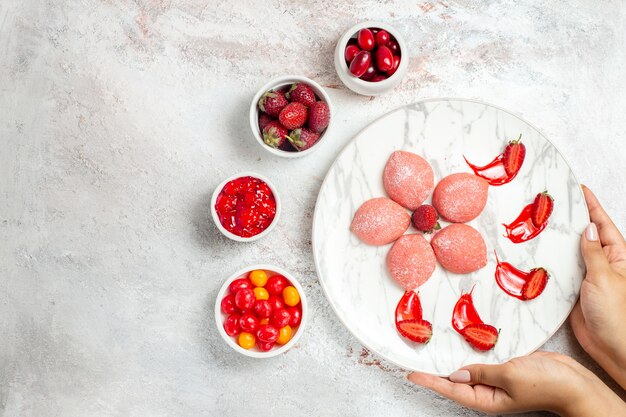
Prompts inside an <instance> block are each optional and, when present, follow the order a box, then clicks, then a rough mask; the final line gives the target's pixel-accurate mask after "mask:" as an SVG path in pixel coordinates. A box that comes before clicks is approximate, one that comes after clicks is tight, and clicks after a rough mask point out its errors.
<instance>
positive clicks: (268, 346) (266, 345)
mask: <svg viewBox="0 0 626 417" xmlns="http://www.w3.org/2000/svg"><path fill="white" fill-rule="evenodd" d="M274 344H275V343H274V342H261V341H260V340H259V341H257V342H256V345H257V347H258V348H259V350H260V351H261V352H268V351H270V350H272V348H273V347H274Z"/></svg>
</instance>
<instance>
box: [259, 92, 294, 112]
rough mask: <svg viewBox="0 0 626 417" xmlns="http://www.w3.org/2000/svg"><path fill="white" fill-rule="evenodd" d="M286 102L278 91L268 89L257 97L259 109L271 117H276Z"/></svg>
mask: <svg viewBox="0 0 626 417" xmlns="http://www.w3.org/2000/svg"><path fill="white" fill-rule="evenodd" d="M287 104H289V102H288V101H287V99H286V98H285V95H284V94H283V93H282V92H280V91H268V92H266V93H265V94H263V95H262V96H261V98H260V99H259V109H261V111H264V112H265V113H267V114H268V115H270V116H272V117H278V115H279V114H280V112H281V110H282V109H284V108H285V106H286V105H287Z"/></svg>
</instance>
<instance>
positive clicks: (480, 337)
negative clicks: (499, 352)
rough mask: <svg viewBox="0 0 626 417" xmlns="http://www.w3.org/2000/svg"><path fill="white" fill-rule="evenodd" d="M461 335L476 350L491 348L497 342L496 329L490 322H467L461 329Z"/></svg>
mask: <svg viewBox="0 0 626 417" xmlns="http://www.w3.org/2000/svg"><path fill="white" fill-rule="evenodd" d="M461 335H462V336H463V337H464V338H465V340H467V343H469V344H470V345H472V347H473V348H474V349H476V350H481V351H486V350H490V349H493V347H494V346H495V345H496V343H497V342H498V330H497V329H496V328H495V327H493V326H492V325H490V324H484V323H477V324H469V325H467V326H465V327H464V328H463V329H462V330H461Z"/></svg>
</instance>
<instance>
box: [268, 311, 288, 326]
mask: <svg viewBox="0 0 626 417" xmlns="http://www.w3.org/2000/svg"><path fill="white" fill-rule="evenodd" d="M290 320H291V315H290V314H289V311H287V309H285V308H279V309H278V310H274V312H273V313H272V317H271V318H270V323H271V324H273V325H274V326H276V327H277V328H279V329H281V328H283V327H285V326H286V325H288V324H289V321H290Z"/></svg>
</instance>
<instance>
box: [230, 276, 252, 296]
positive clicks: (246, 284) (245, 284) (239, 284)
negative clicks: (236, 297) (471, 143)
mask: <svg viewBox="0 0 626 417" xmlns="http://www.w3.org/2000/svg"><path fill="white" fill-rule="evenodd" d="M242 288H248V289H252V288H254V286H253V285H252V282H250V280H249V279H248V278H237V279H236V280H234V281H233V282H231V283H230V285H229V286H228V292H230V293H231V294H237V291H239V290H241V289H242Z"/></svg>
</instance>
